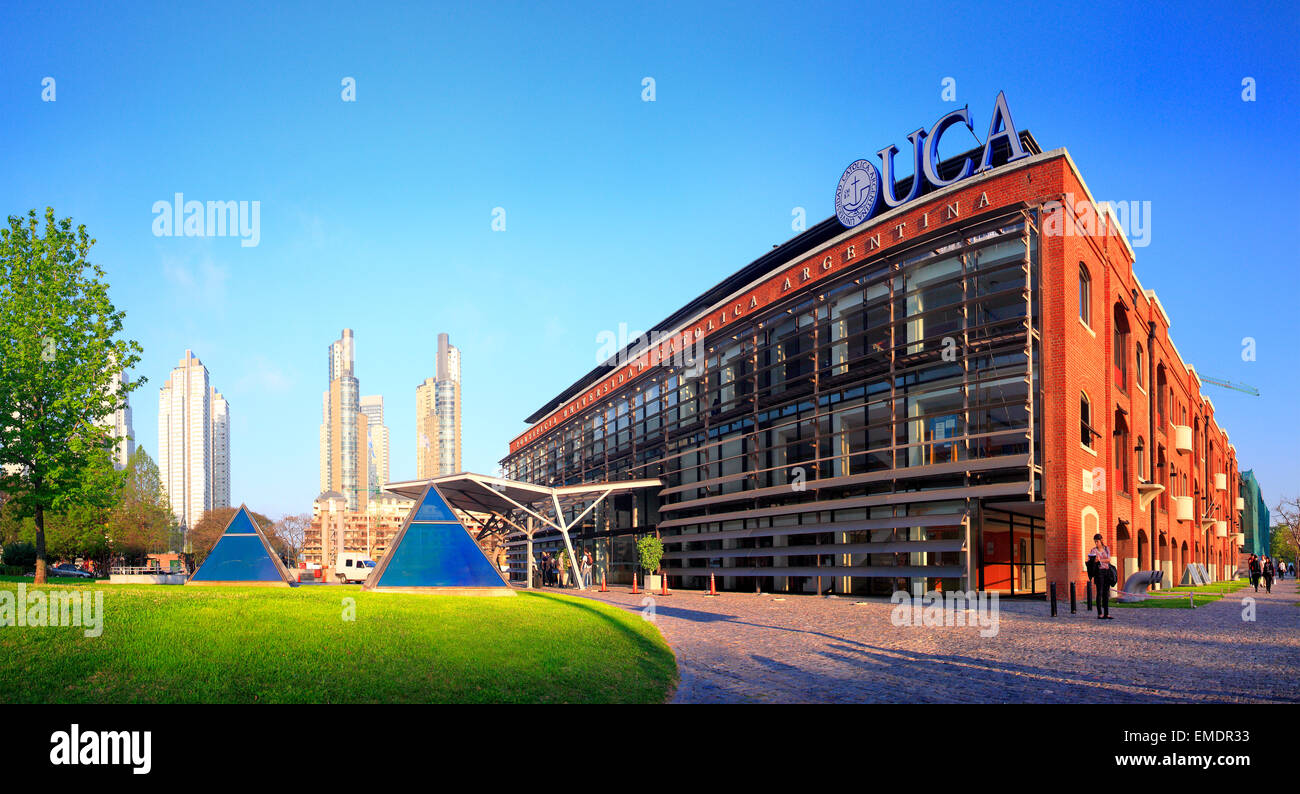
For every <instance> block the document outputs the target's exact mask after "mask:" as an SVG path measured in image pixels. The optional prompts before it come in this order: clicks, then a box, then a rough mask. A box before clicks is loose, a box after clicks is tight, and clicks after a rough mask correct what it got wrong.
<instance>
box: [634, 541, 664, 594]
mask: <svg viewBox="0 0 1300 794" xmlns="http://www.w3.org/2000/svg"><path fill="white" fill-rule="evenodd" d="M636 550H637V555H638V556H639V557H640V560H641V567H642V568H644V569H645V572H646V576H645V589H646V590H658V589H659V588H660V586H661V585H660V581H659V576H658V575H652V572H653V571H657V570H659V563H660V561H661V560H663V557H664V542H663V541H662V540H660V539H659V538H657V537H653V536H651V535H646V536H645V537H643V538H641V539H639V540H638V541H637V542H636Z"/></svg>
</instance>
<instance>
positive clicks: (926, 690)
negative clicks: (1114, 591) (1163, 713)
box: [567, 580, 1300, 703]
mask: <svg viewBox="0 0 1300 794" xmlns="http://www.w3.org/2000/svg"><path fill="white" fill-rule="evenodd" d="M567 592H569V593H573V591H567ZM587 595H588V596H589V597H591V598H597V599H599V600H602V601H606V602H608V603H611V604H614V605H616V606H620V607H623V608H625V609H629V610H633V611H644V609H645V608H644V607H643V606H642V602H643V600H644V599H645V598H646V595H645V594H642V595H637V596H633V595H632V594H631V593H630V592H629V591H627V590H626V589H622V588H620V589H619V590H618V591H616V592H609V593H597V592H593V593H588V594H587ZM1247 596H1250V597H1253V598H1255V599H1256V602H1255V608H1256V615H1255V618H1256V619H1255V620H1254V621H1253V622H1248V621H1245V620H1243V619H1242V613H1243V599H1244V598H1245V597H1247ZM654 598H655V603H654V607H655V622H656V623H657V625H658V626H659V629H660V630H661V631H662V632H663V635H664V637H665V638H666V639H667V640H668V643H669V644H670V645H671V646H672V647H673V650H674V651H675V652H676V654H677V661H678V667H679V669H680V671H681V683H680V685H679V687H678V689H677V692H676V695H675V697H674V702H677V703H736V702H824V703H838V702H976V703H991V702H1013V703H1019V702H1034V703H1044V702H1047V703H1054V702H1100V701H1102V700H1105V701H1107V702H1148V703H1149V702H1188V701H1239V702H1271V703H1273V702H1300V595H1297V590H1296V582H1295V580H1287V581H1286V582H1284V583H1277V584H1274V586H1273V593H1272V594H1271V595H1268V594H1265V593H1264V592H1263V590H1262V589H1261V591H1260V593H1259V594H1258V595H1255V594H1254V593H1253V592H1251V590H1250V588H1246V589H1245V590H1242V591H1240V592H1238V593H1237V594H1235V595H1231V596H1228V597H1226V598H1224V599H1222V600H1219V601H1216V602H1214V603H1213V604H1209V605H1206V606H1203V607H1200V608H1198V609H1196V610H1188V609H1112V614H1113V615H1114V617H1115V620H1109V621H1098V620H1097V619H1096V618H1095V617H1094V615H1093V614H1092V613H1089V612H1085V611H1084V604H1083V603H1082V602H1081V603H1080V604H1079V613H1078V614H1076V615H1071V614H1070V613H1069V602H1068V601H1066V602H1065V603H1063V604H1062V605H1061V609H1060V612H1061V614H1060V615H1059V616H1058V617H1056V618H1052V617H1050V616H1049V615H1048V606H1047V604H1046V603H1044V602H1041V601H1040V602H1034V601H1011V600H1003V601H1001V602H1000V603H999V607H1000V611H999V621H998V633H997V635H996V636H995V637H988V638H986V637H981V636H980V630H979V628H978V627H957V626H954V627H898V626H894V625H893V624H892V623H891V620H890V615H891V611H892V610H893V609H894V608H895V606H894V605H893V604H891V603H889V602H888V601H884V600H872V601H866V600H863V599H859V598H818V597H815V596H779V595H776V596H774V595H754V594H748V593H746V594H742V593H725V594H723V595H720V596H717V597H712V598H710V597H706V596H704V595H703V594H702V593H696V592H674V593H672V594H671V595H669V596H668V597H666V598H664V597H660V596H654Z"/></svg>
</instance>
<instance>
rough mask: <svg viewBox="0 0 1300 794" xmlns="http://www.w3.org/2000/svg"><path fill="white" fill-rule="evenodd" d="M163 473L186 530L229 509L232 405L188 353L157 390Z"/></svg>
mask: <svg viewBox="0 0 1300 794" xmlns="http://www.w3.org/2000/svg"><path fill="white" fill-rule="evenodd" d="M128 422H129V419H128ZM158 472H159V474H160V476H161V477H162V484H163V490H165V491H166V492H167V498H168V499H169V500H170V501H171V505H172V511H173V512H174V513H175V515H176V521H177V523H178V524H179V525H180V526H181V527H183V528H184V529H189V528H191V527H193V526H194V525H195V524H196V523H198V521H199V519H201V518H203V514H204V513H205V512H207V511H208V510H212V509H214V508H218V507H229V506H230V405H229V404H228V403H227V402H226V400H225V398H223V397H222V396H221V394H220V393H219V392H217V391H216V390H215V389H213V388H212V386H211V384H210V383H209V382H208V370H207V367H205V366H203V362H201V361H199V359H198V358H197V357H195V355H194V354H193V353H192V352H191V351H189V350H186V351H185V358H183V359H181V361H180V363H179V364H177V365H176V368H175V369H173V370H172V374H171V377H170V378H168V379H167V381H166V382H165V383H164V384H163V386H162V388H161V389H159V390H158Z"/></svg>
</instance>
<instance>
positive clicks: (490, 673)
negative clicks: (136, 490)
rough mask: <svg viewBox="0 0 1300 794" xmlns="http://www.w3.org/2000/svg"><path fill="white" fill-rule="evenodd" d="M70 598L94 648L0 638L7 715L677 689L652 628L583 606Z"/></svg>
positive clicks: (76, 635)
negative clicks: (38, 710)
mask: <svg viewBox="0 0 1300 794" xmlns="http://www.w3.org/2000/svg"><path fill="white" fill-rule="evenodd" d="M19 581H26V582H28V583H29V587H28V589H29V591H30V590H31V589H32V588H31V586H30V579H18V578H14V577H3V578H0V589H8V590H11V591H16V590H17V587H18V585H17V582H19ZM74 587H75V588H78V589H83V588H90V589H91V590H92V591H93V590H102V591H103V593H104V617H103V634H102V635H101V636H99V637H86V636H84V633H83V630H82V629H81V628H76V627H17V626H0V703H374V702H381V703H501V702H504V703H610V702H632V703H657V702H662V701H663V700H664V699H665V697H666V696H667V694H668V691H669V689H670V688H671V687H672V685H673V683H674V682H675V681H676V678H677V665H676V661H675V660H674V658H673V653H672V651H671V649H669V648H668V646H667V644H666V643H665V642H664V641H663V638H662V637H661V636H660V635H659V632H658V631H657V630H656V629H655V628H654V626H652V625H651V624H649V623H647V622H645V621H644V620H642V619H641V617H640V616H639V615H636V614H630V613H627V612H624V611H622V610H619V609H616V608H614V607H611V606H607V605H605V604H600V603H597V602H594V601H591V600H588V599H582V598H572V597H566V596H557V595H551V594H541V593H520V594H519V595H517V596H516V597H514V598H474V597H457V596H420V595H405V594H396V593H363V592H361V588H360V586H358V585H352V586H309V587H295V588H266V587H184V586H177V585H171V586H167V585H109V584H102V583H79V582H77V581H76V580H72V579H58V580H54V581H52V582H51V584H50V588H52V589H69V588H74ZM344 598H352V599H355V620H354V621H345V620H343V619H342V614H343V610H344V605H343V603H342V600H343V599H344Z"/></svg>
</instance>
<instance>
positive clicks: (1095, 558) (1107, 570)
mask: <svg viewBox="0 0 1300 794" xmlns="http://www.w3.org/2000/svg"><path fill="white" fill-rule="evenodd" d="M1088 557H1089V561H1090V562H1091V563H1092V564H1093V565H1095V566H1096V571H1097V576H1096V579H1097V582H1096V583H1097V620H1114V618H1112V617H1111V616H1110V586H1111V577H1112V576H1115V574H1116V572H1115V567H1114V566H1113V565H1111V562H1110V548H1109V547H1107V546H1106V544H1105V543H1104V542H1103V541H1102V539H1101V533H1100V532H1099V533H1097V534H1096V535H1093V536H1092V548H1091V549H1089V551H1088ZM1116 581H1118V577H1117V576H1116Z"/></svg>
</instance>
